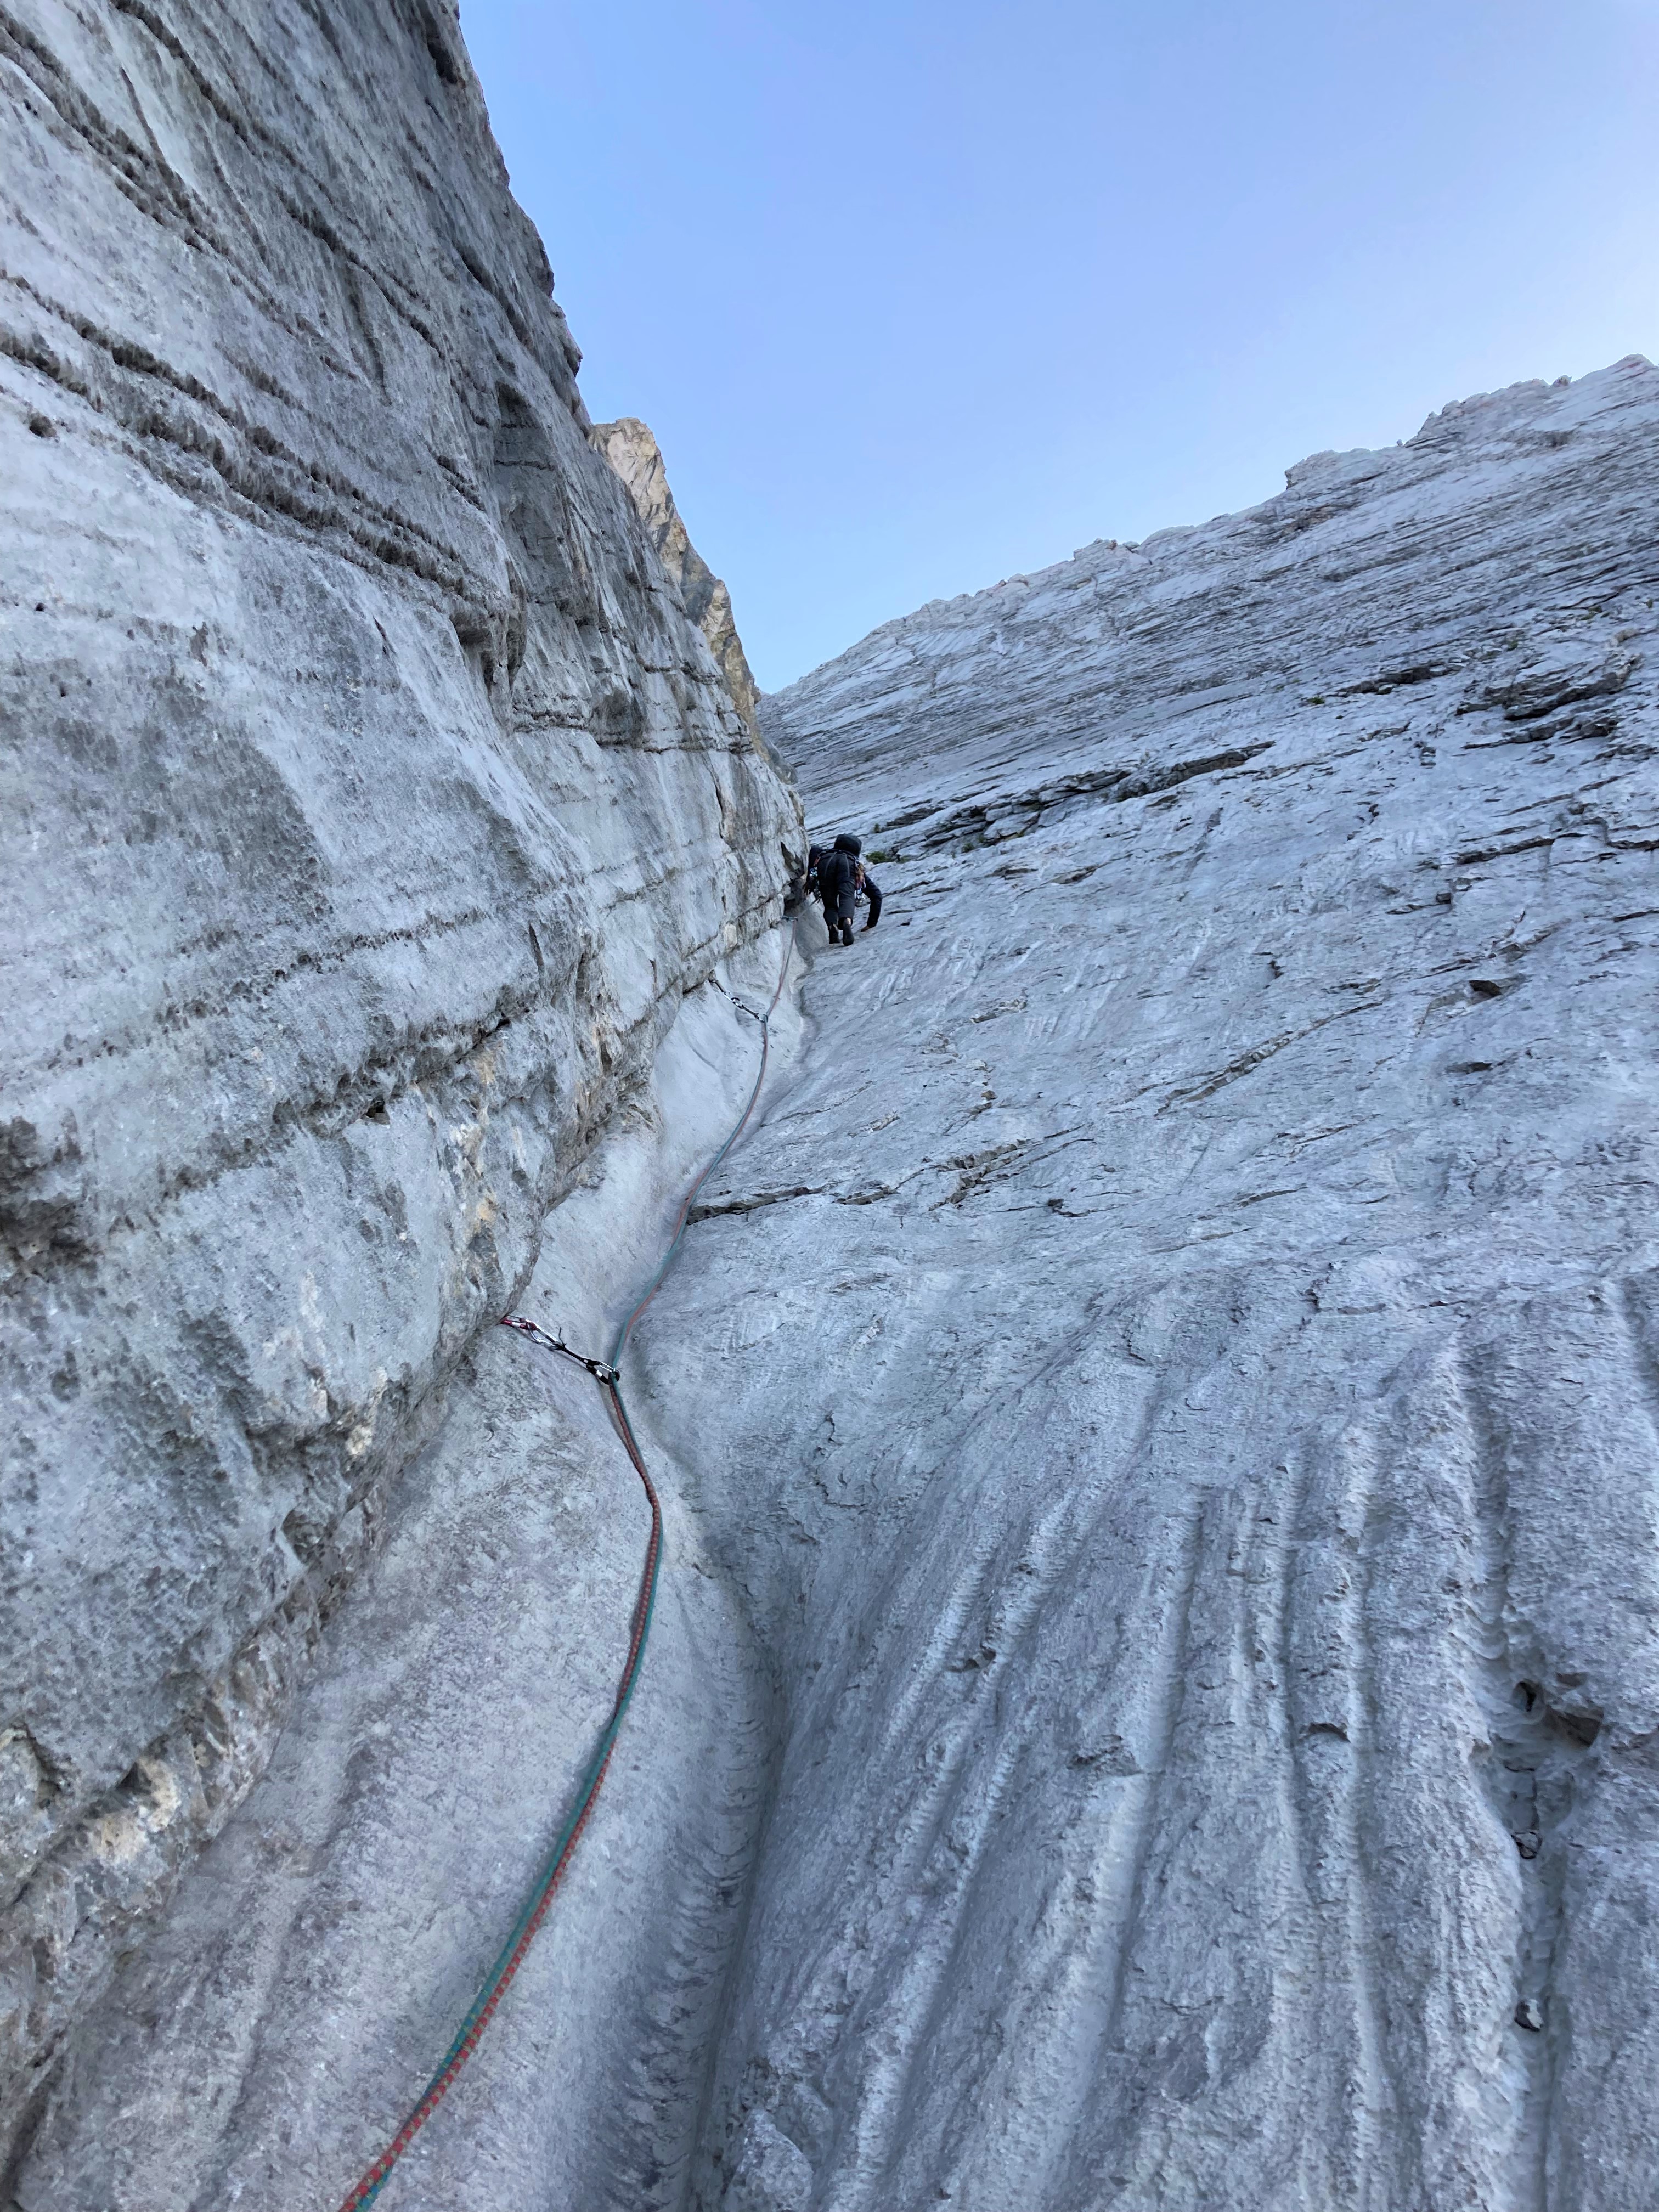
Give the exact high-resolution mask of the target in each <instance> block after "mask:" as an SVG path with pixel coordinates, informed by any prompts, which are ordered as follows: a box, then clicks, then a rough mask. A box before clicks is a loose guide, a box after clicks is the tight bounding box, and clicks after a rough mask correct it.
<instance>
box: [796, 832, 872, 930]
mask: <svg viewBox="0 0 1659 2212" xmlns="http://www.w3.org/2000/svg"><path fill="white" fill-rule="evenodd" d="M863 849H864V848H863V846H862V845H861V844H860V842H859V840H858V839H857V838H856V837H854V836H850V835H848V833H847V832H846V831H845V830H843V831H842V835H841V836H839V837H837V838H836V842H835V843H834V845H832V846H831V848H829V851H828V852H827V853H826V852H825V851H824V849H823V847H822V846H821V845H814V846H813V848H812V849H811V852H810V853H809V854H807V856H806V886H807V889H808V890H816V891H817V895H818V896H819V898H820V899H821V900H822V901H823V919H824V921H825V922H826V923H827V925H828V926H829V942H830V943H831V945H833V944H835V943H836V939H840V941H841V942H842V944H843V945H850V944H851V943H852V942H853V908H854V904H855V903H856V902H857V901H858V900H859V899H860V898H861V897H862V898H866V899H868V901H869V902H870V918H869V920H868V921H866V923H865V925H864V926H865V927H866V929H873V928H874V927H875V926H876V924H877V923H878V921H880V919H881V889H880V886H879V885H878V883H877V882H876V879H875V878H874V877H873V876H869V875H866V873H865V869H864V863H863V861H862V860H860V858H859V855H860V853H861V852H862V851H863Z"/></svg>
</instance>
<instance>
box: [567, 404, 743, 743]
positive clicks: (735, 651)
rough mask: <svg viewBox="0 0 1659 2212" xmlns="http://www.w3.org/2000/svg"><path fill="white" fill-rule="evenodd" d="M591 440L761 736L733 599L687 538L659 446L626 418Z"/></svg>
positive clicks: (601, 427)
mask: <svg viewBox="0 0 1659 2212" xmlns="http://www.w3.org/2000/svg"><path fill="white" fill-rule="evenodd" d="M592 439H593V443H594V444H595V446H596V447H598V448H599V451H600V453H603V454H604V455H605V459H607V460H608V461H609V462H610V464H611V467H612V468H613V469H615V471H617V475H618V476H619V477H621V478H622V480H623V483H625V484H626V485H627V486H628V489H629V494H630V495H631V496H632V498H633V501H634V504H635V507H637V508H638V509H639V512H640V519H641V521H642V522H643V523H644V525H645V526H646V528H647V530H648V531H649V532H650V533H651V542H652V544H653V545H654V546H655V547H656V549H657V556H658V558H659V560H660V561H661V562H662V565H663V567H664V568H665V570H666V571H667V574H668V575H669V577H670V579H671V581H672V582H673V584H674V586H675V588H676V589H677V590H678V592H679V595H680V600H681V604H682V605H684V609H685V611H686V612H687V614H689V615H690V617H691V619H692V621H693V622H694V623H696V625H697V628H698V629H700V630H701V631H702V634H703V635H704V637H706V638H707V639H708V650H709V651H710V652H711V653H713V654H714V660H715V663H716V665H717V666H718V667H719V669H720V673H721V674H722V675H723V676H724V677H725V678H726V689H727V690H728V691H730V693H731V694H732V703H733V704H734V705H735V707H736V708H737V710H738V714H741V715H742V716H743V719H744V721H745V722H746V723H747V724H748V726H749V727H750V729H751V730H758V728H759V726H760V724H759V708H760V693H759V691H758V690H757V688H756V684H755V679H754V678H753V676H751V675H750V671H749V663H748V660H747V659H746V658H745V657H744V650H743V640H742V639H741V638H740V637H739V636H738V625H737V623H736V622H735V620H734V619H733V617H732V594H731V592H728V591H727V590H726V586H725V585H724V584H723V583H722V582H721V581H720V578H719V577H718V576H717V575H716V574H714V570H713V569H712V568H710V567H709V565H708V562H706V561H705V560H704V559H703V557H702V555H701V554H700V553H699V552H698V550H697V549H696V546H695V545H694V544H692V543H691V540H690V536H689V535H688V534H687V532H686V527H685V525H684V522H683V521H682V520H681V519H680V511H679V509H678V507H676V505H675V504H674V495H673V493H672V492H671V490H670V489H669V488H668V471H667V469H666V468H665V465H664V464H663V458H662V453H661V451H660V450H659V447H658V445H657V441H656V440H655V439H654V438H653V436H652V435H651V433H650V430H649V429H648V428H647V426H646V425H645V424H644V423H643V422H639V421H637V420H636V419H635V417H634V416H631V415H624V416H623V417H622V419H621V420H620V422H596V423H595V424H594V425H593V428H592Z"/></svg>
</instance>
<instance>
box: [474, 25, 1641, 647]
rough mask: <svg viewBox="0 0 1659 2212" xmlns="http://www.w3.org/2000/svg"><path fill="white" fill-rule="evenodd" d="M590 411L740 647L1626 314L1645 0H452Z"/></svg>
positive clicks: (1173, 489) (1048, 535) (1496, 376)
mask: <svg viewBox="0 0 1659 2212" xmlns="http://www.w3.org/2000/svg"><path fill="white" fill-rule="evenodd" d="M461 21H462V29H463V31H464V33H465V37H466V40H467V43H468V46H469V48H470V50H471V54H472V58H473V61H474V63H475V64H476V66H477V70H478V74H479V76H480V77H481V79H482V81H483V88H484V92H485V95H486V97H487V98H488V100H489V109H490V116H491V120H492V122H493V124H494V126H495V135H496V137H497V138H498V140H499V141H500V143H501V149H502V151H503V153H504V155H505V156H506V159H507V167H508V168H509V170H510V172H511V174H512V179H513V190H514V191H515V193H516V195H517V197H518V198H519V199H520V202H521V204H523V205H524V207H525V208H526V210H528V212H529V214H530V215H531V216H532V218H533V219H534V221H535V222H536V223H537V225H538V228H540V230H541V233H542V235H543V237H544V240H545V241H546V245H547V250H548V254H549V258H550V260H551V261H552V264H553V267H554V270H555V272H556V290H557V295H558V297H559V299H560V301H561V302H562V305H563V307H564V309H565V312H566V313H567V314H568V317H569V318H570V322H571V326H572V328H573V330H574V332H575V335H576V338H577V342H578V343H579V344H580V346H581V347H582V349H583V352H584V356H585V358H584V362H583V366H582V373H581V386H582V392H583V395H584V397H585V398H586V402H587V405H588V408H589V410H590V412H591V413H592V415H593V416H594V418H595V419H596V420H601V421H602V420H605V419H607V418H609V417H611V416H617V415H638V416H643V418H644V419H645V420H646V421H647V422H649V423H650V425H651V427H652V428H653V430H654V431H655V433H656V435H657V437H658V440H659V443H660V445H661V447H662V448H663V452H664V455H665V459H666V462H667V466H668V472H669V477H670V481H671V483H672V484H673V487H674V490H675V495H676V497H677V498H678V501H679V504H680V507H681V509H682V512H683V513H684V516H685V519H686V525H687V527H688V528H689V529H690V532H691V536H692V538H693V540H694V542H695V543H696V545H697V547H698V549H699V550H700V551H701V552H702V555H703V556H704V557H705V559H707V560H708V562H709V563H710V565H711V567H713V568H714V569H715V570H716V571H717V572H718V573H719V574H721V575H723V576H724V577H725V578H726V581H727V582H728V584H729V585H730V586H731V589H732V601H733V605H734V608H735V611H736V614H737V619H738V628H739V629H740V630H741V632H742V634H743V637H744V644H745V646H746V647H747V649H748V652H749V656H750V661H751V663H752V665H753V666H754V669H755V672H756V675H757V678H758V680H759V681H760V683H761V684H762V686H763V688H764V689H766V690H776V689H777V688H778V687H779V686H781V684H787V683H788V682H790V681H792V680H793V678H795V677H797V676H799V675H802V674H804V673H805V671H807V670H809V669H811V668H812V667H814V666H816V665H817V664H818V663H819V662H821V661H823V660H825V659H829V658H831V657H832V656H833V655H834V654H836V653H839V652H841V651H842V650H843V649H844V648H845V647H847V646H849V645H851V644H853V643H854V641H856V640H857V639H858V638H860V636H862V635H864V634H865V633H866V631H867V630H869V629H872V628H873V627H874V626H875V625H876V624H878V623H883V622H885V621H887V620H889V619H890V617H893V616H896V615H902V614H907V613H908V612H909V611H911V610H912V609H913V608H915V607H916V606H918V605H921V604H922V603H923V602H924V601H925V600H927V599H935V598H946V597H949V596H951V595H952V594H954V593H956V592H963V591H975V590H979V589H981V588H982V587H983V586H986V585H988V584H994V583H995V582H996V581H997V580H998V579H999V578H1000V577H1003V576H1008V575H1013V574H1020V573H1023V572H1026V571H1029V570H1030V569H1033V568H1041V567H1043V566H1046V565H1047V564H1048V562H1052V561H1056V560H1061V559H1063V558H1064V557H1065V556H1066V555H1067V554H1068V553H1070V552H1071V551H1072V550H1073V548H1074V547H1077V546H1079V545H1082V544H1087V543H1088V542H1089V540H1091V538H1102V537H1105V538H1125V539H1136V538H1143V537H1145V536H1146V535H1148V534H1149V533H1150V532H1152V531H1154V530H1157V529H1161V528H1163V527H1164V526H1165V525H1167V524H1170V523H1181V522H1197V521H1202V520H1205V519H1206V518H1207V517H1208V516H1210V515H1212V514H1216V513H1225V512H1227V511H1229V510H1231V509H1233V508H1237V507H1245V506H1249V505H1252V504H1254V503H1255V501H1258V500H1261V499H1264V498H1266V497H1267V496H1268V495H1270V494H1271V493H1273V492H1274V491H1277V490H1279V489H1281V488H1282V486H1283V483H1284V471H1285V468H1286V467H1287V466H1288V465H1290V464H1291V463H1292V462H1294V461H1297V460H1298V459H1301V458H1302V457H1303V456H1304V454H1306V453H1312V452H1316V451H1318V450H1320V449H1321V448H1322V447H1347V446H1358V445H1373V446H1374V445H1386V444H1392V443H1393V441H1395V439H1398V438H1403V437H1409V436H1410V435H1411V434H1412V433H1413V431H1414V430H1415V429H1416V428H1418V427H1419V424H1420V423H1421V422H1422V421H1423V419H1424V417H1425V415H1427V414H1428V413H1429V412H1430V411H1431V410H1432V409H1434V408H1437V407H1439V406H1442V405H1443V404H1445V403H1446V402H1447V401H1448V400H1451V399H1458V398H1466V397H1467V396H1468V395H1469V394H1470V393H1472V392H1481V391H1489V390H1492V389H1494V388H1496V387H1497V386H1501V385H1504V384H1510V383H1514V382H1516V381H1518V380H1521V379H1522V378H1526V377H1532V376H1540V377H1545V378H1552V377H1556V376H1560V375H1573V376H1577V375H1582V374H1583V373H1584V372H1585V371H1587V370H1589V369H1593V368H1602V367H1605V366H1606V365H1607V363H1608V362H1612V361H1614V360H1617V359H1618V358H1619V357H1620V356H1622V355H1625V354H1627V353H1632V352H1640V353H1646V354H1649V355H1650V356H1651V355H1656V354H1659V251H1656V246H1659V104H1656V98H1655V95H1656V91H1659V0H1572V4H1571V5H1570V6H1569V5H1562V4H1556V5H1546V4H1541V0H1438V3H1437V4H1436V5H1433V6H1431V5H1429V4H1427V0H1386V4H1384V0H1260V3H1259V4H1256V5H1254V6H1251V5H1249V4H1245V5H1243V6H1241V5H1239V4H1237V0H1233V4H1232V5H1230V6H1227V5H1223V4H1221V0H1156V4H1154V0H1097V4H1094V5H1088V4H1084V0H1022V4H1020V5H1019V6H1018V7H1016V6H1013V5H1010V4H1007V0H952V3H951V4H949V5H947V4H945V0H883V4H881V5H879V6H878V5H875V4H872V0H836V5H834V6H833V7H829V6H818V7H806V6H804V5H800V4H796V0H462V15H461Z"/></svg>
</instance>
